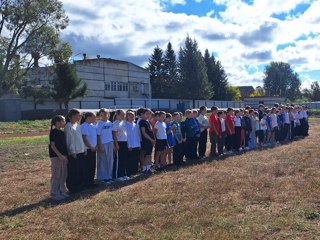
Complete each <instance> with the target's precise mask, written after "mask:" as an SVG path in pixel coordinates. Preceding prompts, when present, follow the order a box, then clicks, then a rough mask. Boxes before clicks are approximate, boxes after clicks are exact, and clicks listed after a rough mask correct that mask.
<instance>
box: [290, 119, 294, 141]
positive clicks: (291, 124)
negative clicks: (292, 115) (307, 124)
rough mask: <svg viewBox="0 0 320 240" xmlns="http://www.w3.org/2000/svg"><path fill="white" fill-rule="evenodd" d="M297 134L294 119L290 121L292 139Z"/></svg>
mask: <svg viewBox="0 0 320 240" xmlns="http://www.w3.org/2000/svg"><path fill="white" fill-rule="evenodd" d="M294 136H295V130H294V121H291V122H290V140H293V139H294Z"/></svg>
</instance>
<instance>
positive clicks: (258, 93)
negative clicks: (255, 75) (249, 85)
mask: <svg viewBox="0 0 320 240" xmlns="http://www.w3.org/2000/svg"><path fill="white" fill-rule="evenodd" d="M262 96H265V93H264V90H263V88H262V87H261V86H258V87H256V88H255V89H254V92H253V93H251V94H250V97H262Z"/></svg>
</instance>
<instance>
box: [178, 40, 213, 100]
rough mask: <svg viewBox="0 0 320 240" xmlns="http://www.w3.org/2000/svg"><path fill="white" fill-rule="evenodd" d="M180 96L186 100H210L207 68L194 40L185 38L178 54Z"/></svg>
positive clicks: (210, 93) (210, 91)
mask: <svg viewBox="0 0 320 240" xmlns="http://www.w3.org/2000/svg"><path fill="white" fill-rule="evenodd" d="M179 71H180V88H179V91H180V94H181V97H182V98H186V99H210V98H211V97H212V93H213V91H212V86H211V85H210V83H209V81H208V75H207V68H206V64H205V62H204V60H203V57H202V53H201V51H200V50H199V49H198V43H197V41H196V40H192V39H191V38H190V37H189V36H187V38H186V40H185V46H184V47H182V48H180V52H179Z"/></svg>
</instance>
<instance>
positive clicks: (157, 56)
mask: <svg viewBox="0 0 320 240" xmlns="http://www.w3.org/2000/svg"><path fill="white" fill-rule="evenodd" d="M148 68H149V72H150V83H151V89H152V97H153V98H165V97H164V94H166V93H165V89H166V83H165V74H164V59H163V51H162V49H161V48H159V47H158V46H157V47H155V48H154V50H153V54H152V55H151V57H150V59H149V64H148Z"/></svg>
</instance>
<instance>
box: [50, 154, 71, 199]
mask: <svg viewBox="0 0 320 240" xmlns="http://www.w3.org/2000/svg"><path fill="white" fill-rule="evenodd" d="M50 160H51V181H50V195H51V197H58V196H60V194H61V193H65V192H66V191H67V190H66V180H67V174H68V169H67V164H68V160H66V161H61V160H60V159H59V158H58V157H52V158H50Z"/></svg>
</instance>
